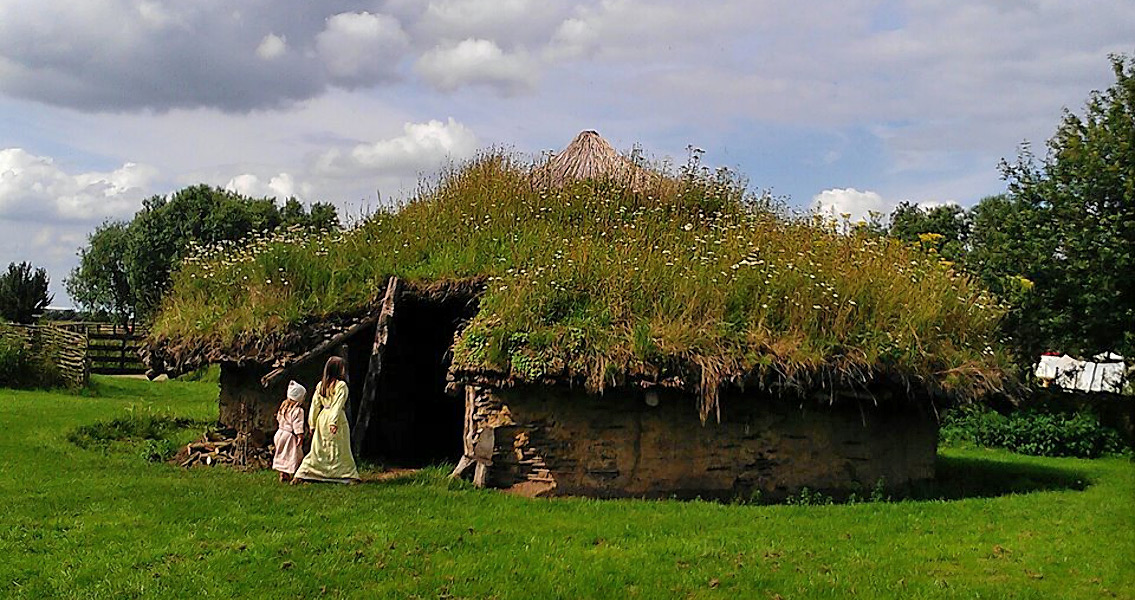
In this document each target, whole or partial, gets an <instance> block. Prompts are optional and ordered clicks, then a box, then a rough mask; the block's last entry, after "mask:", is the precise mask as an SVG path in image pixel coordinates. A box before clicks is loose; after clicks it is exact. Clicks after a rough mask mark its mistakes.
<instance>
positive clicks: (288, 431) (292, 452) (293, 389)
mask: <svg viewBox="0 0 1135 600" xmlns="http://www.w3.org/2000/svg"><path fill="white" fill-rule="evenodd" d="M306 396H307V389H305V388H304V387H303V386H302V385H300V384H298V383H296V382H294V381H292V382H290V383H288V397H287V398H286V399H285V400H284V401H283V402H281V403H280V409H279V410H277V411H276V423H277V424H278V425H279V429H277V430H276V437H274V438H273V442H274V443H275V445H276V455H275V457H273V459H272V468H273V469H275V470H277V471H279V472H280V481H281V482H287V481H290V480H291V478H292V475H293V474H295V472H296V469H298V468H299V466H300V461H301V460H302V459H303V426H304V418H303V401H304V398H305V397H306Z"/></svg>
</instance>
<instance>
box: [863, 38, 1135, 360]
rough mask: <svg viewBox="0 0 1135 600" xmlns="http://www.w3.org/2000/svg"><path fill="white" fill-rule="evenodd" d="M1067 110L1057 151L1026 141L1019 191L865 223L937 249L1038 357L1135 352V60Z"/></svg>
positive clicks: (907, 207)
mask: <svg viewBox="0 0 1135 600" xmlns="http://www.w3.org/2000/svg"><path fill="white" fill-rule="evenodd" d="M1112 66H1113V70H1114V72H1115V76H1116V82H1115V83H1114V84H1113V85H1112V86H1111V87H1110V88H1108V89H1107V90H1105V91H1103V92H1095V93H1093V94H1092V95H1091V97H1090V98H1089V100H1088V102H1087V105H1086V106H1085V108H1084V113H1083V115H1082V116H1080V115H1076V114H1073V113H1072V112H1066V113H1065V115H1064V119H1063V121H1062V122H1061V123H1060V125H1059V127H1058V128H1057V131H1056V134H1055V135H1054V136H1053V137H1052V138H1051V139H1050V140H1049V141H1048V152H1047V155H1046V156H1044V157H1043V158H1041V159H1038V158H1037V157H1036V156H1034V155H1033V153H1032V151H1031V149H1030V148H1029V146H1028V145H1025V146H1024V147H1023V148H1022V150H1021V153H1020V154H1019V156H1018V157H1017V159H1016V160H1015V161H1014V162H1008V161H1005V162H1003V163H1002V165H1001V168H1002V172H1003V175H1004V177H1005V179H1006V180H1007V181H1008V184H1009V189H1008V192H1007V193H1006V194H1002V195H998V196H991V197H988V198H985V199H983V200H982V201H981V202H980V203H978V204H977V205H976V206H974V207H973V208H972V209H970V210H968V211H966V210H963V209H961V208H960V207H958V206H955V205H943V206H936V207H932V208H925V207H919V206H916V205H911V204H909V203H904V204H902V205H900V206H899V207H898V208H897V209H896V210H895V211H894V213H892V214H891V217H890V222H889V223H882V222H880V220H876V221H875V222H874V223H873V224H871V225H868V226H866V227H864V229H865V230H873V231H876V232H885V233H887V234H889V235H890V236H892V237H895V238H898V239H902V240H905V241H908V242H914V243H918V244H921V245H924V246H928V247H930V248H933V249H934V250H935V251H937V252H939V253H940V254H941V255H942V256H943V257H944V258H946V259H948V260H950V261H954V262H956V263H958V266H959V267H960V268H964V269H965V270H967V271H968V272H970V273H972V274H973V275H974V276H975V277H977V278H978V279H980V280H981V281H982V283H983V284H984V285H985V286H986V287H987V288H989V289H990V290H991V291H992V292H993V293H994V294H996V295H997V296H998V297H999V298H1001V299H1002V300H1004V301H1006V302H1007V303H1008V304H1009V305H1010V306H1011V307H1012V309H1011V310H1010V312H1009V313H1008V315H1007V317H1006V319H1005V320H1004V322H1003V325H1004V332H1005V334H1006V335H1007V336H1008V337H1009V338H1010V339H1011V340H1012V342H1013V346H1014V348H1015V350H1016V354H1017V355H1018V357H1019V358H1021V359H1022V360H1024V361H1027V362H1028V363H1029V364H1031V363H1032V361H1034V360H1035V358H1036V357H1037V356H1039V355H1040V354H1041V353H1042V352H1044V351H1048V350H1062V351H1064V352H1067V353H1069V354H1073V355H1076V356H1081V357H1089V356H1092V355H1095V354H1097V353H1099V352H1103V351H1114V352H1118V353H1119V354H1122V355H1125V356H1135V279H1133V278H1132V277H1130V276H1129V273H1131V272H1132V271H1133V270H1135V143H1133V142H1132V140H1135V58H1129V57H1121V56H1116V57H1113V58H1112Z"/></svg>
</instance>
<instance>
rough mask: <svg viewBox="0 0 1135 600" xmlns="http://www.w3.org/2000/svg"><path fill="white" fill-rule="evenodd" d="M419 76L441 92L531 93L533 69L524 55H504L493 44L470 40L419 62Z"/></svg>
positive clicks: (438, 49) (441, 48)
mask: <svg viewBox="0 0 1135 600" xmlns="http://www.w3.org/2000/svg"><path fill="white" fill-rule="evenodd" d="M417 69H418V73H420V74H421V75H422V77H423V78H425V80H426V81H428V82H429V83H430V84H431V85H433V86H434V87H435V88H437V89H439V90H442V91H446V92H449V91H453V90H456V89H457V88H460V87H464V86H467V85H486V86H489V87H492V88H494V89H497V90H498V91H501V92H503V93H506V94H508V93H515V92H519V91H522V90H526V89H531V88H532V87H533V86H534V85H535V83H536V73H537V69H536V65H535V63H534V62H533V61H531V60H530V59H529V58H528V57H527V56H525V55H523V54H507V53H505V52H504V51H502V50H501V49H500V46H497V44H496V42H493V41H492V40H481V39H474V38H469V39H466V40H463V41H461V42H459V43H457V44H452V45H446V46H438V47H436V48H434V49H433V50H430V51H429V52H427V53H425V54H424V55H422V57H421V58H420V59H418V64H417Z"/></svg>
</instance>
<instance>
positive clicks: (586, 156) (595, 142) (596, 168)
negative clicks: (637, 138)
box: [541, 129, 646, 186]
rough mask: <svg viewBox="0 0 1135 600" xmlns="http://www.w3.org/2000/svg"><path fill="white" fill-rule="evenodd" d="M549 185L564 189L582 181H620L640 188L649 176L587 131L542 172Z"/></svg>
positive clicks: (557, 154)
mask: <svg viewBox="0 0 1135 600" xmlns="http://www.w3.org/2000/svg"><path fill="white" fill-rule="evenodd" d="M541 171H542V172H543V175H544V176H545V177H547V181H548V183H550V184H552V185H555V186H564V185H566V184H568V183H571V182H573V181H580V180H583V179H617V180H623V181H625V182H626V183H628V184H630V185H632V186H637V185H639V184H640V183H641V182H642V181H643V179H644V178H645V175H646V173H645V172H644V171H643V169H642V168H641V167H638V166H636V165H635V164H634V163H632V162H631V161H630V160H628V159H627V158H626V157H624V156H622V155H621V154H619V153H618V152H617V151H615V149H614V148H613V147H612V146H611V144H610V143H608V142H607V140H605V139H603V136H601V135H599V132H597V131H594V130H590V129H588V130H584V131H581V132H579V135H577V136H575V139H574V140H572V141H571V143H570V144H568V145H567V147H566V148H564V149H563V150H561V151H559V152H557V153H556V154H555V155H553V156H552V159H551V160H550V161H549V162H548V164H547V165H546V166H545V167H544V168H543V169H541Z"/></svg>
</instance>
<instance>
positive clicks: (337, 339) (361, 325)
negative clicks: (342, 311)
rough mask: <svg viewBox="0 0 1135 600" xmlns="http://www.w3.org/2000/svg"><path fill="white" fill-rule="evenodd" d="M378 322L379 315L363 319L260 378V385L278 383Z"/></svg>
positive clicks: (265, 385)
mask: <svg viewBox="0 0 1135 600" xmlns="http://www.w3.org/2000/svg"><path fill="white" fill-rule="evenodd" d="M376 320H378V315H377V314H375V315H371V316H369V317H367V318H365V319H363V320H362V321H359V322H358V323H355V324H354V325H351V326H350V327H348V328H347V329H345V330H343V331H341V332H339V333H338V334H336V335H335V336H333V337H331V339H328V340H327V341H325V342H322V343H320V344H319V345H318V346H316V347H314V348H312V349H311V350H308V351H307V352H305V353H304V354H301V355H300V356H299V357H297V358H296V359H295V360H293V361H292V362H290V363H288V364H286V365H284V366H282V367H280V368H278V369H274V370H272V372H270V373H268V374H267V375H265V376H264V377H261V378H260V385H262V386H264V387H269V386H271V385H272V384H273V383H276V381H277V380H279V379H280V378H282V377H284V376H285V375H287V374H288V373H291V372H292V371H294V370H295V369H296V368H298V367H301V366H303V365H305V364H307V363H308V362H310V361H311V359H313V358H315V357H317V356H319V355H321V354H323V353H324V352H327V351H328V350H330V349H332V348H334V347H335V346H338V345H339V344H342V343H343V342H344V341H345V340H346V339H347V338H349V337H351V336H352V335H355V334H356V333H358V332H359V331H360V330H362V329H365V328H366V327H368V326H370V325H371V324H372V323H374V322H375V321H376Z"/></svg>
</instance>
